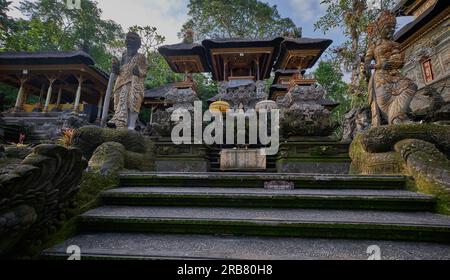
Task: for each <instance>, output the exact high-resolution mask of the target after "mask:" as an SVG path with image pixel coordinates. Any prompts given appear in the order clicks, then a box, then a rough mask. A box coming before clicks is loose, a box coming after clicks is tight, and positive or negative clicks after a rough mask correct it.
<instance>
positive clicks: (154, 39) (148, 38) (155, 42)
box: [130, 25, 166, 56]
mask: <svg viewBox="0 0 450 280" xmlns="http://www.w3.org/2000/svg"><path fill="white" fill-rule="evenodd" d="M130 31H131V32H135V33H137V34H139V36H141V39H142V47H141V49H142V50H143V51H144V54H145V55H146V56H149V54H150V53H152V52H154V51H155V50H156V48H157V47H158V46H160V45H161V44H162V43H164V41H166V37H164V36H162V35H161V34H159V33H158V31H157V28H156V27H153V26H137V25H135V26H132V27H130Z"/></svg>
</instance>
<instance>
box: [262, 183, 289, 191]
mask: <svg viewBox="0 0 450 280" xmlns="http://www.w3.org/2000/svg"><path fill="white" fill-rule="evenodd" d="M264 188H265V189H267V190H281V191H285V190H293V189H295V184H294V182H287V181H270V182H264Z"/></svg>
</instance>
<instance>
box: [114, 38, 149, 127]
mask: <svg viewBox="0 0 450 280" xmlns="http://www.w3.org/2000/svg"><path fill="white" fill-rule="evenodd" d="M125 44H126V47H127V50H126V52H125V53H124V54H123V56H122V60H121V61H120V62H119V61H118V60H117V59H114V60H113V63H112V71H113V72H114V73H115V74H116V75H117V80H116V84H115V87H114V93H113V95H114V117H113V118H112V119H111V120H110V122H109V123H108V127H110V128H128V129H129V130H134V129H135V128H136V122H137V120H138V116H139V112H140V110H141V105H142V102H143V100H144V90H145V88H144V81H145V77H146V76H147V71H148V68H147V60H146V58H145V56H144V55H143V54H140V53H138V50H139V48H140V47H141V37H140V36H139V35H138V34H136V33H134V32H129V33H128V34H127V37H126V41H125Z"/></svg>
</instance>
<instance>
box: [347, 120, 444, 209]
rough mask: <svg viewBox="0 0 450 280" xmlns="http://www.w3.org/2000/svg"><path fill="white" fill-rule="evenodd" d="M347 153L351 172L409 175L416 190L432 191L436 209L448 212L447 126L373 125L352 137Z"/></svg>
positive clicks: (428, 192)
mask: <svg viewBox="0 0 450 280" xmlns="http://www.w3.org/2000/svg"><path fill="white" fill-rule="evenodd" d="M350 157H351V158H352V168H351V169H352V170H351V172H352V173H355V174H364V175H377V174H382V175H393V174H403V175H407V176H410V177H412V178H413V179H414V181H415V184H414V185H415V186H414V188H415V189H416V190H418V191H420V192H423V193H427V194H432V195H436V196H437V198H438V207H439V211H440V212H442V213H446V214H450V160H449V158H450V126H441V125H421V124H412V125H398V126H384V127H379V128H373V129H370V130H368V131H366V132H365V133H362V134H360V135H358V136H357V137H356V138H355V140H354V141H353V143H352V145H351V149H350Z"/></svg>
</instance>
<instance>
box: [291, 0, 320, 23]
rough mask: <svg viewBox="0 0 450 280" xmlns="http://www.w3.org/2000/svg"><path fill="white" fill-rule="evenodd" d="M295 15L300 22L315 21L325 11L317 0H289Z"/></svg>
mask: <svg viewBox="0 0 450 280" xmlns="http://www.w3.org/2000/svg"><path fill="white" fill-rule="evenodd" d="M289 5H290V7H291V8H292V11H293V12H294V14H295V16H296V17H298V18H299V19H300V21H302V22H308V21H309V22H313V23H314V22H316V21H317V20H318V19H319V18H320V16H321V15H322V14H323V12H324V11H325V7H324V6H323V5H321V4H320V1H319V0H289Z"/></svg>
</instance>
